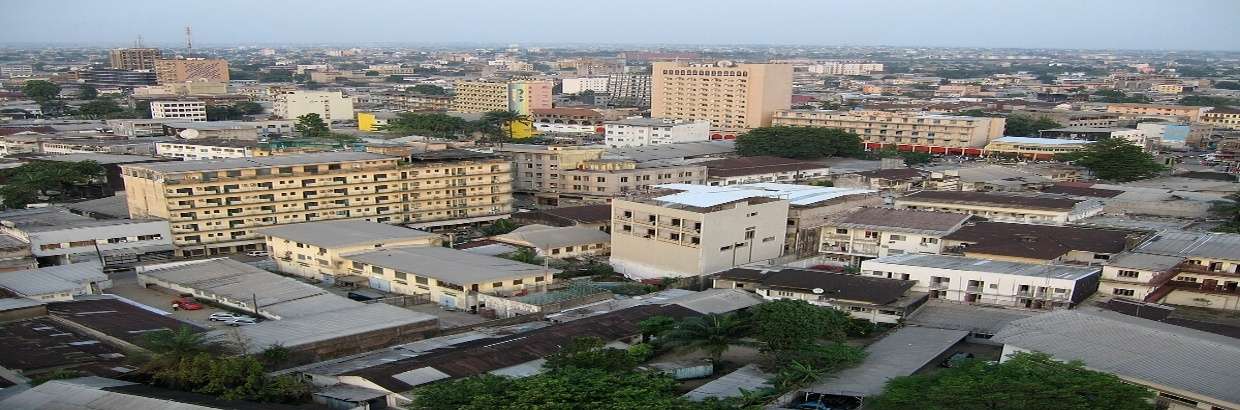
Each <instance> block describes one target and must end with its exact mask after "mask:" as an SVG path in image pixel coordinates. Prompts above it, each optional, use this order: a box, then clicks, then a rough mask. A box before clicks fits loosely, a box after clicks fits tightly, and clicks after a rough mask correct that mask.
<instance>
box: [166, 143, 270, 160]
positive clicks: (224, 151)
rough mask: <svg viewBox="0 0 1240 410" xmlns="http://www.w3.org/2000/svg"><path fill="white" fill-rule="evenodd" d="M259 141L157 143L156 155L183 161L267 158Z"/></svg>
mask: <svg viewBox="0 0 1240 410" xmlns="http://www.w3.org/2000/svg"><path fill="white" fill-rule="evenodd" d="M267 154H268V152H267V151H266V150H263V149H260V148H259V144H258V141H252V140H235V139H196V140H184V141H169V142H157V143H155V155H158V156H161V157H167V158H179V159H181V160H182V161H193V160H200V159H224V158H253V157H261V156H266V155H267Z"/></svg>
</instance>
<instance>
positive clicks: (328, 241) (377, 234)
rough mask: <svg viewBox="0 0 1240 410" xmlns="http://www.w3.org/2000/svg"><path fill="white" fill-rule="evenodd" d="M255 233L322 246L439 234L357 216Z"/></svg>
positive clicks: (265, 229) (362, 243)
mask: <svg viewBox="0 0 1240 410" xmlns="http://www.w3.org/2000/svg"><path fill="white" fill-rule="evenodd" d="M258 233H261V234H263V235H267V236H274V237H277V238H280V239H288V240H290V241H295V242H301V243H306V244H310V245H314V246H320V247H324V248H337V247H341V246H353V245H365V244H370V243H377V242H383V241H391V240H411V239H419V238H426V237H434V236H439V235H436V234H433V233H430V232H425V231H419V230H417V229H409V228H405V227H401V226H397V225H390V224H385V223H379V222H371V221H366V220H360V219H358V220H337V221H322V222H306V223H299V224H290V225H279V226H273V227H269V228H262V229H259V230H258Z"/></svg>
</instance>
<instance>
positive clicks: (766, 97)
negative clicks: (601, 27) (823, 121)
mask: <svg viewBox="0 0 1240 410" xmlns="http://www.w3.org/2000/svg"><path fill="white" fill-rule="evenodd" d="M652 72H653V77H652V79H651V102H650V106H651V108H650V115H651V116H652V117H658V118H672V119H680V120H706V121H710V122H711V126H712V127H714V128H715V129H721V130H744V129H752V128H757V127H763V126H768V125H771V121H772V118H773V116H774V114H775V112H776V111H779V110H786V109H788V108H789V107H790V106H791V105H792V66H791V65H788V64H736V65H724V66H717V65H708V64H689V63H681V62H657V63H654V64H653V71H652Z"/></svg>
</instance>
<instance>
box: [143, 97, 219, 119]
mask: <svg viewBox="0 0 1240 410" xmlns="http://www.w3.org/2000/svg"><path fill="white" fill-rule="evenodd" d="M151 118H152V119H175V120H180V121H206V120H207V104H206V103H204V102H202V101H151Z"/></svg>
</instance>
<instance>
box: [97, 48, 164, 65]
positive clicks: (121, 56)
mask: <svg viewBox="0 0 1240 410" xmlns="http://www.w3.org/2000/svg"><path fill="white" fill-rule="evenodd" d="M161 57H163V53H162V52H160V51H159V49H158V48H117V49H113V50H109V51H108V63H109V66H111V67H112V68H115V69H118V70H154V69H155V60H159V59H160V58H161Z"/></svg>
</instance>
